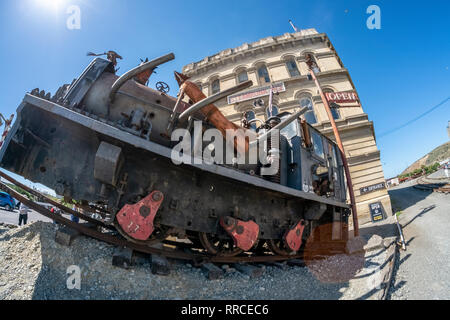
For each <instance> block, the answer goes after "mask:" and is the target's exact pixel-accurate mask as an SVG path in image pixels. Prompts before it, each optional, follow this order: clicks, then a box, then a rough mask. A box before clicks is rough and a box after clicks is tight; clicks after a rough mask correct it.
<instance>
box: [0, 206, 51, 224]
mask: <svg viewBox="0 0 450 320" xmlns="http://www.w3.org/2000/svg"><path fill="white" fill-rule="evenodd" d="M34 221H46V222H52V220H51V219H49V218H47V217H45V216H43V215H41V214H39V213H37V212H36V211H34V210H31V211H30V212H29V213H28V221H27V223H30V222H34ZM0 222H3V223H6V224H14V225H18V223H19V210H14V212H11V211H6V210H5V209H3V208H0Z"/></svg>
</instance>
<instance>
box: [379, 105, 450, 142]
mask: <svg viewBox="0 0 450 320" xmlns="http://www.w3.org/2000/svg"><path fill="white" fill-rule="evenodd" d="M448 100H450V97H447V98H445V99H444V100H443V101H441V102H439V103H438V104H437V105H435V106H433V107H431V108H430V109H429V110H427V111H425V112H424V113H422V114H421V115H419V116H417V117H415V118H414V119H412V120H409V121H408V122H406V123H404V124H402V125H400V126H398V127H396V128H394V129H391V130H388V131H385V132H382V133H381V134H379V135H378V138H381V137H384V136H386V135H388V134H391V133H393V132H395V131H398V130H400V129H403V128H404V127H406V126H408V125H410V124H411V123H413V122H416V121H417V120H419V119H420V118H423V117H424V116H426V115H427V114H429V113H430V112H432V111H433V110H435V109H437V108H438V107H440V106H442V105H443V104H445V103H446V102H447V101H448Z"/></svg>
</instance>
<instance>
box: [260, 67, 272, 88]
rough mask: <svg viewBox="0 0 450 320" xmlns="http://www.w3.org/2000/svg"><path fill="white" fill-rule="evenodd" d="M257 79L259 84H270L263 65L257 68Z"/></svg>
mask: <svg viewBox="0 0 450 320" xmlns="http://www.w3.org/2000/svg"><path fill="white" fill-rule="evenodd" d="M258 78H259V82H260V83H261V84H264V83H269V82H270V77H269V72H268V71H267V67H266V66H265V65H262V66H260V67H259V68H258Z"/></svg>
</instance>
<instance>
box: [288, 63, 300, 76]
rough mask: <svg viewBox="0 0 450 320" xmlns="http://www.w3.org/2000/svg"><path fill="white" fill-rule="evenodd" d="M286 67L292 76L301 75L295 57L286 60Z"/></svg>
mask: <svg viewBox="0 0 450 320" xmlns="http://www.w3.org/2000/svg"><path fill="white" fill-rule="evenodd" d="M286 67H287V69H288V71H289V74H290V75H291V77H297V76H299V75H300V72H299V71H298V68H297V63H295V60H294V59H289V60H288V61H286Z"/></svg>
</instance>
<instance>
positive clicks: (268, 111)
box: [266, 105, 278, 119]
mask: <svg viewBox="0 0 450 320" xmlns="http://www.w3.org/2000/svg"><path fill="white" fill-rule="evenodd" d="M277 114H278V107H277V106H275V105H273V106H272V113H271V112H270V110H269V107H267V109H266V116H267V119H269V118H270V117H273V116H276V115H277Z"/></svg>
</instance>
